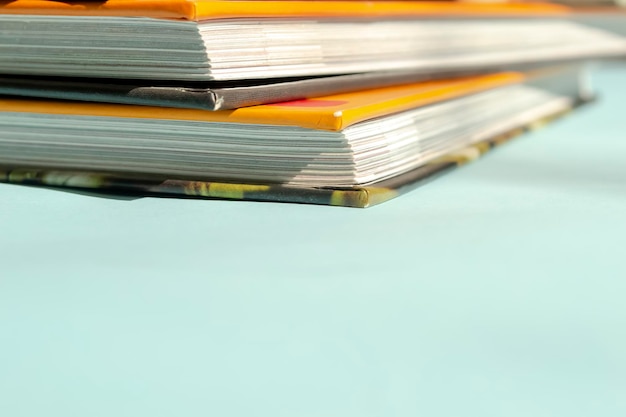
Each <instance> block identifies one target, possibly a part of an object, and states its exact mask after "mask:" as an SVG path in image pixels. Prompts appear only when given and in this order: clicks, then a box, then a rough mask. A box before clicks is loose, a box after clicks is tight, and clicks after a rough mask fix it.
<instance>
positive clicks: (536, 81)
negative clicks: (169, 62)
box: [0, 67, 591, 207]
mask: <svg viewBox="0 0 626 417" xmlns="http://www.w3.org/2000/svg"><path fill="white" fill-rule="evenodd" d="M590 96H591V95H590V93H589V90H588V88H587V86H586V83H584V82H581V71H580V70H579V69H578V68H572V67H567V68H559V69H549V70H548V69H546V70H541V71H535V72H531V73H526V74H524V73H511V72H510V73H499V74H492V75H483V76H475V77H465V78H460V79H454V80H438V81H431V82H424V83H417V84H411V85H407V86H402V87H387V88H380V89H373V90H366V91H360V92H354V93H346V94H338V95H332V96H326V97H323V98H319V99H308V100H301V101H294V102H285V103H278V104H270V105H262V106H254V107H246V108H240V109H237V110H233V111H216V112H209V111H202V110H190V109H166V108H158V107H142V106H128V105H112V104H109V105H107V104H96V103H79V102H61V101H47V100H20V99H2V100H0V166H2V167H3V172H4V175H3V178H4V181H12V182H23V181H26V182H30V183H35V182H37V181H40V182H41V183H42V184H48V185H66V186H75V187H83V188H89V184H92V185H94V184H95V185H94V186H96V188H97V187H105V188H107V187H108V188H110V189H113V190H116V189H117V190H127V191H135V192H144V193H146V194H153V193H156V194H170V195H171V194H186V195H198V196H204V197H226V198H241V199H254V200H272V201H292V202H310V203H318V204H333V205H348V206H358V207H362V206H368V205H372V204H375V203H378V202H381V201H384V200H386V199H389V198H391V197H393V196H394V195H397V194H398V193H401V192H402V191H405V190H407V189H410V188H411V187H413V186H414V185H415V184H417V183H419V182H420V181H422V180H423V179H424V178H426V177H429V176H430V175H432V174H434V173H435V172H438V171H441V170H442V169H446V168H449V167H451V166H456V165H457V164H458V163H459V162H462V161H464V160H467V159H472V158H474V157H476V156H477V155H479V154H481V153H482V152H484V151H485V150H487V149H489V148H490V147H491V146H492V145H494V144H496V143H499V142H502V141H503V140H505V139H506V138H508V137H510V136H512V135H514V134H516V133H519V132H520V131H522V130H523V129H525V128H528V127H531V126H535V125H536V124H537V123H542V122H543V121H545V120H548V119H550V118H552V117H554V116H556V115H560V114H563V113H565V112H567V111H569V110H570V109H571V108H573V107H574V106H576V105H577V104H578V103H580V102H582V101H585V100H587V99H588V98H589V97H590ZM59 179H62V180H59Z"/></svg>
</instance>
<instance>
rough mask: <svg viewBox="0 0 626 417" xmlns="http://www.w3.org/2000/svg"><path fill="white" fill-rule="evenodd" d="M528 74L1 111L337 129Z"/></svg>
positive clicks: (12, 105) (41, 104)
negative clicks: (228, 100)
mask: <svg viewBox="0 0 626 417" xmlns="http://www.w3.org/2000/svg"><path fill="white" fill-rule="evenodd" d="M525 79H526V76H525V75H524V74H522V73H517V72H505V73H498V74H491V75H483V76H475V77H465V78H459V79H454V80H440V81H430V82H424V83H417V84H410V85H403V86H396V87H386V88H378V89H371V90H365V91H357V92H352V93H345V94H336V95H332V96H326V97H320V98H316V99H307V100H298V101H291V102H284V103H276V104H266V105H260V106H253V107H243V108H240V109H236V110H221V111H206V110H193V109H172V108H163V107H148V106H132V105H120V104H99V103H80V102H61V101H46V100H36V101H32V100H19V99H8V98H2V99H0V111H6V112H24V113H49V114H67V115H85V116H109V117H128V118H154V119H167V120H193V121H204V122H224V123H256V124H268V125H283V126H299V127H304V128H310V129H319V130H331V131H338V130H341V129H344V128H346V127H348V126H350V125H353V124H355V123H358V122H361V121H364V120H369V119H373V118H375V117H380V116H386V115H390V114H393V113H397V112H401V111H406V110H411V109H414V108H417V107H420V106H425V105H429V104H434V103H437V102H440V101H443V100H449V99H453V98H456V97H460V96H463V95H467V94H472V93H477V92H480V91H485V90H488V89H492V88H496V87H501V86H505V85H511V84H516V83H520V82H523V81H524V80H525Z"/></svg>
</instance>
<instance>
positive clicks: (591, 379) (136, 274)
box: [0, 69, 626, 417]
mask: <svg viewBox="0 0 626 417" xmlns="http://www.w3.org/2000/svg"><path fill="white" fill-rule="evenodd" d="M597 85H598V86H599V87H600V88H599V89H600V91H601V92H602V99H601V100H600V102H599V103H597V104H596V105H594V106H590V107H588V108H585V109H582V110H581V111H579V112H577V113H576V114H574V115H572V116H571V117H568V118H567V119H564V120H561V121H559V122H557V123H556V124H554V125H551V126H549V127H546V128H545V129H543V130H542V131H539V132H536V133H533V134H530V135H526V136H524V137H523V138H520V139H518V140H516V141H514V142H512V143H511V144H510V145H507V146H505V147H503V148H501V149H499V150H497V151H495V152H494V153H492V154H490V155H488V156H487V157H485V158H484V159H482V160H481V161H479V162H477V163H474V164H472V165H469V166H466V167H464V168H461V169H459V170H457V171H456V172H454V173H451V174H449V175H447V176H444V177H442V178H440V179H438V180H436V181H434V182H432V183H430V184H428V185H426V186H424V187H422V188H420V189H418V190H417V191H415V192H412V193H410V194H408V195H406V196H403V197H401V198H398V199H396V200H393V201H391V202H388V203H385V204H383V205H381V206H378V207H374V208H372V209H367V210H358V209H341V208H330V207H315V206H303V205H280V204H267V203H241V202H226V201H193V200H175V199H151V198H146V199H138V200H134V201H118V200H108V199H101V198H94V197H86V196H81V195H76V194H71V193H65V192H58V191H50V190H42V189H33V188H25V187H18V186H10V185H1V186H0V199H1V200H0V201H1V202H2V204H1V205H0V259H1V261H2V265H1V269H0V416H7V417H9V416H10V417H22V416H28V417H31V416H32V417H34V416H37V417H41V416H46V417H56V416H59V417H61V416H62V417H73V416H81V417H85V416H89V417H99V416H102V417H105V416H106V417H113V416H115V417H141V416H150V417H160V416H177V417H178V416H185V417H191V416H219V417H231V416H237V417H240V416H241V417H257V416H268V417H282V416H285V417H286V416H289V417H293V416H298V417H304V416H306V417H308V416H323V417H331V416H341V417H351V416H355V417H357V416H358V417H369V416H372V417H374V416H376V417H378V416H385V417H388V416H429V417H433V416H446V417H447V416H464V417H465V416H480V417H488V416H494V417H495V416H498V417H501V416H507V417H508V416H524V417H526V416H533V417H542V416H550V417H551V416H567V417H572V416H585V417H588V416H603V417H606V416H624V415H626V395H625V393H626V327H625V324H626V303H625V301H624V299H625V294H626V260H625V257H624V252H625V247H626V246H625V244H626V162H625V161H626V110H625V109H626V71H624V70H623V69H622V71H619V70H617V69H610V70H605V71H603V72H602V73H601V74H600V75H599V76H598V77H597Z"/></svg>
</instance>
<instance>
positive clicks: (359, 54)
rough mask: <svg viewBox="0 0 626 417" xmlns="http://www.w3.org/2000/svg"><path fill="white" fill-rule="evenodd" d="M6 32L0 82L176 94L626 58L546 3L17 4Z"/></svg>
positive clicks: (622, 44)
mask: <svg viewBox="0 0 626 417" xmlns="http://www.w3.org/2000/svg"><path fill="white" fill-rule="evenodd" d="M0 25H1V26H2V30H1V31H0V47H1V48H0V73H1V74H5V75H24V76H41V77H79V78H86V79H94V78H95V79H98V78H103V79H120V80H145V81H150V80H155V81H159V80H166V81H168V82H179V83H180V84H179V85H169V86H170V87H177V86H181V87H184V86H185V83H193V82H244V81H245V82H250V80H276V79H285V78H311V77H320V76H332V75H348V74H360V73H372V72H375V73H378V72H388V71H407V72H409V71H414V72H419V73H421V74H434V73H437V72H440V71H448V72H449V71H477V70H484V69H488V68H502V67H503V66H511V65H520V64H530V63H549V62H555V61H564V60H575V59H588V58H599V57H615V56H624V55H626V38H625V37H624V36H622V35H620V34H616V33H613V32H612V31H610V30H605V29H603V28H599V27H595V26H593V25H587V24H585V22H583V21H580V20H577V19H576V14H575V13H573V12H572V11H571V9H569V8H567V7H563V6H557V5H549V4H482V5H475V4H464V3H448V2H419V1H368V2H359V1H289V2H286V1H212V0H196V1H192V0H167V1H165V0H149V1H135V0H107V1H98V2H90V1H86V2H69V3H68V2H61V1H41V0H16V1H9V2H6V1H5V2H2V3H0ZM148 87H149V85H148Z"/></svg>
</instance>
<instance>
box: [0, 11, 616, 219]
mask: <svg viewBox="0 0 626 417" xmlns="http://www.w3.org/2000/svg"><path fill="white" fill-rule="evenodd" d="M615 19H616V17H615V16H611V15H610V14H608V13H607V14H606V15H605V14H604V13H602V12H599V11H597V10H596V11H594V12H593V13H585V12H573V11H572V10H570V9H569V8H567V7H565V6H559V5H551V4H471V3H453V2H437V3H429V2H417V1H366V2H365V1H356V0H354V1H216V0H107V1H84V2H61V1H46V0H16V1H10V2H0V94H1V95H2V96H0V181H4V182H12V183H22V184H36V185H46V186H53V187H73V188H81V189H102V190H108V191H114V192H123V193H138V194H141V195H186V196H197V197H208V198H229V199H244V200H258V201H282V202H301V203H315V204H330V205H341V206H353V207H366V206H369V205H372V204H376V203H379V202H382V201H385V200H388V199H390V198H392V197H394V196H396V195H398V194H400V193H402V192H404V191H407V190H409V189H412V188H413V187H415V186H416V185H418V184H420V183H421V182H422V181H424V180H425V179H428V178H430V177H432V176H433V175H434V174H437V173H440V172H443V171H445V170H447V169H449V168H452V167H455V166H457V165H459V164H461V163H463V162H466V161H468V160H472V159H475V158H476V157H478V156H479V155H481V154H483V153H484V152H485V151H487V150H488V149H490V148H492V147H493V146H494V145H497V144H499V143H502V142H504V141H506V140H507V139H509V138H511V137H513V136H515V135H517V134H519V133H520V132H522V131H524V130H526V129H528V128H532V127H534V126H538V125H540V124H543V123H544V122H546V121H548V120H550V119H552V118H554V117H556V116H559V115H562V114H564V113H566V112H568V111H570V110H571V109H572V108H574V107H576V106H577V105H578V104H580V103H583V102H586V101H588V100H589V99H591V98H592V97H593V93H592V91H591V90H590V87H589V85H588V83H587V80H586V77H585V73H584V69H583V67H584V64H585V63H586V62H587V61H589V60H597V59H615V58H619V57H624V56H626V33H623V31H622V30H620V29H619V28H620V27H623V26H621V25H617V26H615V21H616V20H615ZM620 19H621V18H620ZM607 22H608V23H607ZM621 23H626V19H623V20H622V21H621ZM616 27H617V29H616Z"/></svg>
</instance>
